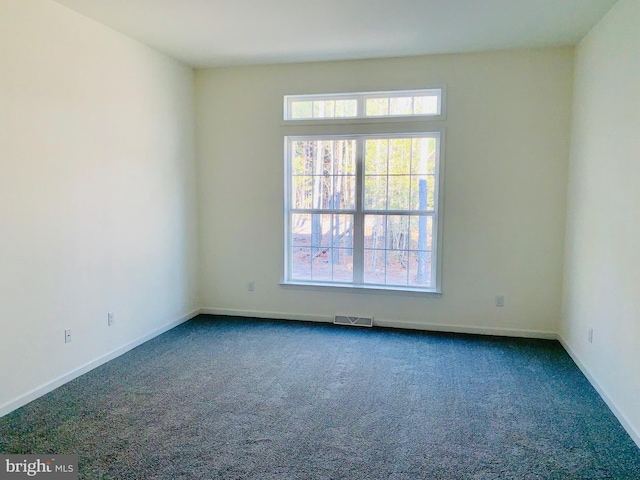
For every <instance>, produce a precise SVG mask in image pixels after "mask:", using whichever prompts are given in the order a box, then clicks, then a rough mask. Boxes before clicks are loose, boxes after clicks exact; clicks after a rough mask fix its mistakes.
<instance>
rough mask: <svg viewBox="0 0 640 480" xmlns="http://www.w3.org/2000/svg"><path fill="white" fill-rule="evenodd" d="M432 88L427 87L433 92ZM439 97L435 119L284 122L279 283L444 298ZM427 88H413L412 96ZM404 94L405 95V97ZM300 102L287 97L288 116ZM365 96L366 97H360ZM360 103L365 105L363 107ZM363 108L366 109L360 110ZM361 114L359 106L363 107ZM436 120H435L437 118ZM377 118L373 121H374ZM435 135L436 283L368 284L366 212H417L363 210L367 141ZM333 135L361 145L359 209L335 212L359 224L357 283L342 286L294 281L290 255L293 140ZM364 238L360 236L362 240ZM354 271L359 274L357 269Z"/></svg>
mask: <svg viewBox="0 0 640 480" xmlns="http://www.w3.org/2000/svg"><path fill="white" fill-rule="evenodd" d="M431 90H433V89H429V91H431ZM438 90H439V91H440V92H441V94H440V112H439V115H437V116H429V117H426V118H425V116H422V115H404V116H385V117H382V118H380V117H377V118H375V119H372V118H370V117H357V118H354V117H348V118H345V117H340V118H329V119H327V118H322V119H315V120H312V119H305V120H302V121H301V120H285V121H283V123H282V126H283V128H282V132H283V140H284V142H283V143H284V163H285V168H284V185H285V188H284V217H285V218H284V252H283V253H284V255H283V257H284V258H283V264H282V270H281V271H282V277H281V281H280V283H281V285H283V286H294V287H304V288H312V289H315V288H322V289H329V290H332V289H333V290H335V291H344V290H345V288H346V289H353V290H363V291H370V290H377V291H380V292H401V293H406V294H418V295H424V294H440V293H441V292H442V282H441V279H442V224H443V218H442V211H443V191H444V189H443V178H444V138H445V125H444V122H443V121H442V119H443V118H444V116H445V103H444V101H443V100H444V98H445V93H444V88H442V87H441V88H439V89H438ZM416 91H420V92H421V91H424V90H411V92H416ZM405 92H407V91H397V92H369V93H367V94H366V95H367V96H369V95H370V96H374V95H381V96H392V95H393V96H405V95H406V93H405ZM403 94H404V95H403ZM353 96H354V94H349V93H347V94H331V95H317V96H316V95H305V96H304V99H309V100H314V99H321V100H325V99H326V98H328V97H331V98H332V99H333V98H353ZM288 98H295V99H299V98H302V96H297V95H296V96H285V103H284V112H283V113H284V115H283V116H284V118H286V112H287V108H288V107H287V101H288V100H287V99H288ZM362 98H365V97H362ZM361 105H364V103H362V104H361ZM362 108H364V107H362ZM359 111H360V108H359ZM434 117H435V118H434ZM372 120H374V121H372ZM421 136H427V137H435V138H437V162H436V172H435V179H436V182H435V191H434V199H435V202H436V205H435V209H434V212H433V213H429V214H428V215H429V216H432V217H433V218H434V220H433V229H434V231H433V240H432V241H433V245H432V249H431V252H432V279H431V285H430V286H429V287H422V286H413V285H382V284H368V283H364V282H363V281H362V279H363V270H364V262H363V259H362V255H363V254H364V228H363V223H364V216H365V214H367V215H369V214H377V213H380V214H382V215H394V214H395V215H416V214H417V212H416V211H410V210H399V211H394V210H383V211H380V212H378V211H368V210H364V208H363V205H364V204H363V202H364V172H363V164H364V155H363V144H364V140H365V139H366V138H372V137H378V138H392V137H421ZM328 137H335V139H344V138H356V139H357V141H358V142H360V143H361V144H360V145H359V146H358V149H357V152H358V155H357V158H356V162H357V167H356V168H357V171H356V184H357V187H356V191H357V194H356V209H355V211H339V212H335V213H345V214H354V215H355V223H356V225H357V228H356V233H357V235H354V245H353V248H354V281H353V283H338V282H331V281H312V280H297V279H296V280H294V279H292V272H291V267H292V266H291V264H290V252H291V236H292V230H291V225H290V224H289V222H290V217H291V212H292V208H291V205H290V201H291V191H290V189H291V179H292V171H291V162H290V158H291V152H290V151H289V149H290V145H291V140H293V139H295V140H307V139H308V140H314V139H327V138H328ZM359 237H362V238H359ZM356 269H357V270H358V271H356Z"/></svg>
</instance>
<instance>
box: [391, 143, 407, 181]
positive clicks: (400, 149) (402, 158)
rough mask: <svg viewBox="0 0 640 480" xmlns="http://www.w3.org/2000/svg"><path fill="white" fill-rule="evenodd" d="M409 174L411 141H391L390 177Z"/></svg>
mask: <svg viewBox="0 0 640 480" xmlns="http://www.w3.org/2000/svg"><path fill="white" fill-rule="evenodd" d="M409 173H411V139H410V138H392V139H390V140H389V175H408V174H409Z"/></svg>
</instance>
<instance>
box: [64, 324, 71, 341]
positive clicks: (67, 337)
mask: <svg viewBox="0 0 640 480" xmlns="http://www.w3.org/2000/svg"><path fill="white" fill-rule="evenodd" d="M64 343H71V329H70V328H67V329H66V330H65V331H64Z"/></svg>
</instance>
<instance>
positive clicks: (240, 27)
mask: <svg viewBox="0 0 640 480" xmlns="http://www.w3.org/2000/svg"><path fill="white" fill-rule="evenodd" d="M56 1H57V2H58V3H60V4H62V5H65V6H67V7H69V8H71V9H73V10H76V11H77V12H79V13H81V14H83V15H85V16H87V17H89V18H92V19H94V20H97V21H98V22H100V23H103V24H104V25H107V26H109V27H111V28H113V29H114V30H117V31H119V32H121V33H124V34H125V35H128V36H129V37H132V38H134V39H137V40H139V41H140V42H142V43H144V44H146V45H149V46H150V47H153V48H155V49H157V50H159V51H161V52H164V53H166V54H168V55H170V56H172V57H174V58H176V59H178V60H181V61H183V62H185V63H187V64H189V65H192V66H194V67H213V66H224V65H245V64H264V63H283V62H309V61H319V60H344V59H358V58H378V57H393V56H406V55H422V54H437V53H458V52H474V51H483V50H502V49H511V48H535V47H548V46H562V45H575V44H576V43H578V42H579V41H580V39H581V38H582V37H583V36H584V35H585V34H586V33H587V32H588V31H589V30H590V29H591V27H593V26H594V25H595V24H596V23H597V22H598V21H599V20H600V19H601V18H602V17H603V16H604V14H605V13H606V12H607V11H608V10H609V9H610V8H611V7H612V6H613V5H614V4H615V2H616V0H56Z"/></svg>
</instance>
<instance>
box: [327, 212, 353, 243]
mask: <svg viewBox="0 0 640 480" xmlns="http://www.w3.org/2000/svg"><path fill="white" fill-rule="evenodd" d="M332 246H333V247H334V248H353V215H334V216H333V245H332Z"/></svg>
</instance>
